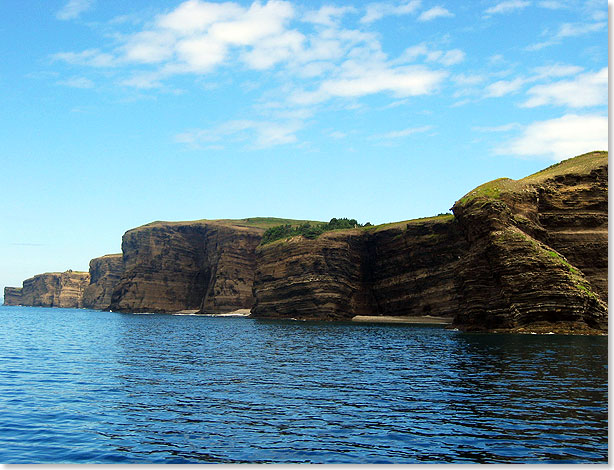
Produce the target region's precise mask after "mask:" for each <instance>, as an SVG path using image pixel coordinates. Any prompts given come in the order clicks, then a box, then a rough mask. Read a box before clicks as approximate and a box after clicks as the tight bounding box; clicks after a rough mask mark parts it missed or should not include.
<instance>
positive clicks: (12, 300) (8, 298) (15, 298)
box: [4, 287, 22, 305]
mask: <svg viewBox="0 0 614 470" xmlns="http://www.w3.org/2000/svg"><path fill="white" fill-rule="evenodd" d="M4 305H22V303H21V287H5V288H4Z"/></svg>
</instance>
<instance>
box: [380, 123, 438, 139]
mask: <svg viewBox="0 0 614 470" xmlns="http://www.w3.org/2000/svg"><path fill="white" fill-rule="evenodd" d="M431 129H433V126H420V127H408V128H407V129H401V130H399V131H392V132H386V133H385V134H377V135H374V136H373V137H372V138H374V139H383V140H390V139H402V138H404V137H408V136H410V135H413V134H421V133H424V132H428V131H430V130H431Z"/></svg>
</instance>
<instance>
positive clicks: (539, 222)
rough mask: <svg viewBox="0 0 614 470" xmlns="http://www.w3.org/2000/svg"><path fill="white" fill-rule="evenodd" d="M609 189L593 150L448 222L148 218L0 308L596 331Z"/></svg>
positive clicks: (11, 293) (601, 325) (497, 184)
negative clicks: (107, 251) (118, 250)
mask: <svg viewBox="0 0 614 470" xmlns="http://www.w3.org/2000/svg"><path fill="white" fill-rule="evenodd" d="M607 183H608V154H607V152H592V153H589V154H585V155H581V156H578V157H575V158H572V159H569V160H566V161H563V162H561V163H559V164H557V165H553V166H552V167H549V168H547V169H545V170H543V171H540V172H538V173H536V174H534V175H531V176H529V177H526V178H523V179H521V180H510V179H506V178H502V179H499V180H495V181H492V182H490V183H486V184H484V185H482V186H480V187H478V188H476V189H475V190H473V191H471V192H470V193H468V194H467V195H465V196H464V197H462V198H461V199H460V200H459V201H457V202H456V203H455V204H454V206H453V208H452V212H453V214H448V215H443V216H438V217H432V218H426V219H417V220H411V221H405V222H398V223H393V224H385V225H380V226H369V227H359V228H354V229H349V230H334V231H330V232H325V233H324V234H322V235H320V236H318V237H317V238H306V237H304V236H302V235H298V236H294V237H290V238H286V239H281V240H277V241H274V242H272V243H267V244H262V243H261V240H262V235H263V234H264V232H265V230H266V229H267V228H270V227H273V226H275V225H276V224H277V225H282V224H286V223H296V224H298V223H302V222H305V221H287V220H282V219H268V218H266V219H265V218H253V219H243V220H217V221H207V220H202V221H193V222H154V223H151V224H147V225H145V226H142V227H138V228H135V229H132V230H129V231H128V232H126V234H125V235H124V236H123V239H122V254H115V255H106V256H103V257H100V258H95V259H93V260H92V261H91V262H90V271H89V273H77V272H71V271H68V272H66V273H47V274H42V275H37V276H34V277H33V278H31V279H28V280H26V281H24V283H23V287H22V288H15V287H6V288H5V291H4V299H5V305H33V306H48V307H86V308H92V309H98V310H107V309H111V310H113V311H123V312H164V313H173V312H181V311H189V312H199V313H203V314H228V313H230V312H235V311H241V312H251V313H250V316H252V317H259V318H286V319H300V320H349V319H352V318H356V321H361V320H362V321H375V320H379V321H399V322H400V321H403V319H404V318H405V319H408V318H409V319H411V322H418V323H420V322H435V323H445V324H447V323H450V322H451V325H452V326H453V327H456V328H460V329H464V330H480V331H500V332H503V331H509V332H539V333H543V332H559V333H581V334H603V333H606V332H607V296H608V283H607V265H608V234H607V225H608V224H607V221H608V211H607V209H608V195H607ZM365 318H368V320H365ZM407 321H409V320H407Z"/></svg>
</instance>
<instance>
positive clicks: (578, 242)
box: [453, 152, 608, 331]
mask: <svg viewBox="0 0 614 470" xmlns="http://www.w3.org/2000/svg"><path fill="white" fill-rule="evenodd" d="M607 181H608V157H607V153H606V152H593V153H590V154H586V155H582V156H579V157H576V158H573V159H570V160H567V161H564V162H562V163H560V164H557V165H554V166H553V167H550V168H548V169H546V170H543V171H541V172H539V173H536V174H535V175H531V176H529V177H527V178H524V179H522V180H518V181H514V180H509V179H500V180H495V181H493V182H491V183H487V184H486V185H483V186H481V187H479V188H476V189H475V190H474V191H472V192H471V193H469V194H467V195H466V196H465V197H464V198H462V199H461V200H459V201H458V202H457V203H456V204H455V205H454V207H453V211H454V214H455V216H456V218H457V220H458V223H459V225H460V226H461V228H462V231H463V233H464V235H465V238H466V239H467V241H468V242H469V250H468V252H467V253H466V254H465V255H464V256H463V258H462V262H461V264H460V266H459V270H458V272H457V275H458V284H459V292H460V294H461V302H460V309H459V313H458V315H457V316H456V318H455V323H456V324H457V325H459V326H462V327H463V328H465V329H486V330H512V331H522V330H524V329H526V328H530V329H531V330H532V331H536V330H546V331H547V330H559V331H590V330H600V331H605V330H607V295H608V291H607V258H608V246H607V220H608V213H607V207H608V204H607V201H608V194H607Z"/></svg>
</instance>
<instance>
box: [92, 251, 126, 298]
mask: <svg viewBox="0 0 614 470" xmlns="http://www.w3.org/2000/svg"><path fill="white" fill-rule="evenodd" d="M123 272H124V262H123V256H122V254H121V253H120V254H114V255H105V256H101V257H100V258H94V259H93V260H91V261H90V284H89V285H88V286H87V287H86V288H85V290H84V291H83V306H84V307H85V308H91V309H94V310H106V309H108V308H109V306H110V305H111V295H112V294H113V290H114V289H115V287H116V286H117V284H118V283H119V280H120V279H121V276H122V274H123Z"/></svg>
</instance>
